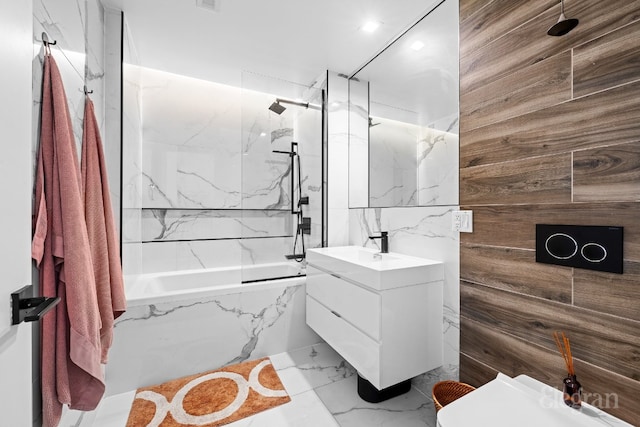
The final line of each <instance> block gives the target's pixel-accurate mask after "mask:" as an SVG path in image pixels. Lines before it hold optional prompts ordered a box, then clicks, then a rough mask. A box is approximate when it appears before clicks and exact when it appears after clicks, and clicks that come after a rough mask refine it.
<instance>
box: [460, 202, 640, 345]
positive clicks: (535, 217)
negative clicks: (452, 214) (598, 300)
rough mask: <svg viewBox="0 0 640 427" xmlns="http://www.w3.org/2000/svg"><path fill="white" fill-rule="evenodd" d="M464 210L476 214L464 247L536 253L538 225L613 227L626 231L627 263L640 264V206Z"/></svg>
mask: <svg viewBox="0 0 640 427" xmlns="http://www.w3.org/2000/svg"><path fill="white" fill-rule="evenodd" d="M463 209H470V210H473V233H461V234H460V240H461V242H462V243H464V244H481V245H490V246H504V247H508V248H521V249H535V247H536V245H535V244H536V242H535V239H536V227H535V225H536V224H572V225H612V226H622V227H624V257H625V259H627V260H632V261H640V203H573V204H564V205H501V206H477V205H476V206H474V205H464V206H463ZM461 273H462V274H463V273H464V272H461ZM639 332H640V331H639Z"/></svg>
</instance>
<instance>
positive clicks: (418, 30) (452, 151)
mask: <svg viewBox="0 0 640 427" xmlns="http://www.w3.org/2000/svg"><path fill="white" fill-rule="evenodd" d="M458 56H459V55H458V2H457V1H455V0H444V1H441V2H438V3H437V4H436V5H435V6H434V8H433V9H431V10H430V11H429V12H428V13H427V14H426V15H425V16H424V17H423V18H422V19H421V20H419V21H418V22H417V23H416V24H414V25H413V26H412V27H411V28H409V29H408V30H407V31H406V32H405V33H404V34H402V35H401V36H400V37H399V38H397V39H396V40H395V41H394V42H392V43H391V44H390V45H389V46H388V47H387V48H386V49H385V50H384V51H382V52H381V53H380V54H379V55H378V56H376V57H375V58H374V59H373V60H371V61H370V62H369V63H368V64H366V65H365V66H364V67H363V68H362V69H360V70H359V71H358V72H357V73H355V74H354V75H353V76H352V78H351V80H350V87H349V91H350V95H349V96H350V115H349V118H350V131H349V137H350V139H349V149H350V164H349V170H350V171H351V173H350V181H349V190H350V191H349V206H350V207H352V208H354V207H392V206H436V205H457V204H458V147H459V142H458V116H459V111H458V110H459V103H458V99H459V89H458ZM367 94H368V96H367ZM367 151H368V156H367V153H366V152H367ZM367 171H368V173H367Z"/></svg>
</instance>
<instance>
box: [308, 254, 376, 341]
mask: <svg viewBox="0 0 640 427" xmlns="http://www.w3.org/2000/svg"><path fill="white" fill-rule="evenodd" d="M307 294H308V295H311V296H312V297H314V298H315V299H316V300H318V301H319V302H321V303H322V304H324V305H325V306H327V307H329V309H330V310H333V311H335V312H336V313H338V314H339V315H340V316H342V317H343V318H344V319H345V320H347V321H348V322H350V323H352V324H353V325H355V326H356V327H357V328H359V329H360V330H362V331H363V332H364V333H365V334H367V335H369V336H370V337H372V338H373V339H375V340H377V341H380V319H381V316H380V294H377V293H375V292H373V291H369V290H366V289H364V288H361V287H360V286H357V285H354V284H353V283H350V282H347V281H345V280H343V279H340V278H338V277H335V276H333V275H331V274H329V273H326V272H324V271H322V270H318V269H317V268H314V267H312V266H307Z"/></svg>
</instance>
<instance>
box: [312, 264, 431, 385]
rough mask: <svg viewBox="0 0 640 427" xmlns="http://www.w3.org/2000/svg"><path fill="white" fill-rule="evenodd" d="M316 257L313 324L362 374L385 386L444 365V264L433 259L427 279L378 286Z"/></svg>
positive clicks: (314, 266)
mask: <svg viewBox="0 0 640 427" xmlns="http://www.w3.org/2000/svg"><path fill="white" fill-rule="evenodd" d="M314 259H315V257H314V256H313V255H311V256H310V257H309V264H308V266H307V297H306V302H307V314H306V318H307V324H308V325H309V326H310V327H311V328H312V329H313V330H314V331H316V332H317V333H318V335H320V336H321V337H322V338H323V339H324V340H325V341H326V342H327V343H328V344H329V345H330V346H331V347H333V348H334V349H335V350H336V351H337V352H338V353H339V354H340V355H341V356H342V357H344V359H345V360H346V361H347V362H349V363H350V364H351V365H352V366H353V367H354V368H355V369H356V370H357V371H358V373H359V374H360V376H361V377H363V378H365V379H366V380H368V381H369V382H370V383H371V384H372V385H373V386H374V387H376V388H377V389H378V390H382V389H384V388H387V387H389V386H392V385H395V384H398V383H400V382H402V381H405V380H408V379H410V378H412V377H415V376H417V375H420V374H422V373H424V372H427V371H430V370H431V369H434V368H436V367H438V366H440V365H442V345H443V344H442V310H443V308H442V303H443V299H442V298H443V297H442V294H443V268H442V265H441V264H440V265H439V266H438V265H436V266H435V267H434V266H433V264H438V263H433V262H431V267H430V268H431V270H430V271H429V274H428V275H425V276H424V282H423V283H412V284H408V285H400V286H397V283H386V284H385V283H383V285H382V286H380V285H379V284H377V285H376V286H375V287H373V286H370V285H369V284H367V283H360V282H358V281H355V280H352V279H351V278H349V277H345V276H347V274H341V273H336V272H335V271H329V270H328V269H326V267H324V265H320V264H323V263H322V262H318V263H317V264H316V263H314ZM319 261H320V260H319ZM323 267H324V268H323ZM438 267H439V268H438Z"/></svg>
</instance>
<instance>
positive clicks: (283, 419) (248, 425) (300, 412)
mask: <svg viewBox="0 0 640 427" xmlns="http://www.w3.org/2000/svg"><path fill="white" fill-rule="evenodd" d="M227 426H228V427H276V426H277V427H301V426H304V427H340V425H339V424H338V423H337V422H336V420H335V419H334V418H333V416H332V415H331V413H330V412H329V411H328V410H327V408H325V406H324V405H323V404H322V401H321V400H320V398H319V397H318V395H317V394H316V393H315V392H314V391H313V390H310V391H307V392H304V393H300V394H296V395H295V396H294V395H292V396H291V402H289V403H285V404H284V405H280V406H277V407H275V408H272V409H268V410H266V411H264V412H260V413H258V414H255V415H253V416H251V417H248V418H244V419H242V420H239V421H236V422H233V423H230V424H227Z"/></svg>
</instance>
